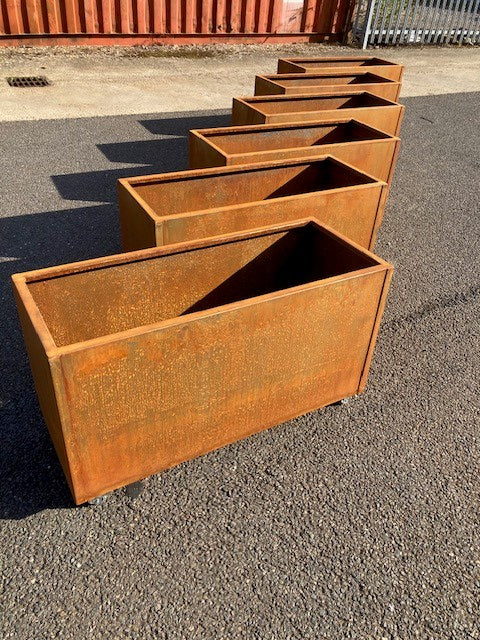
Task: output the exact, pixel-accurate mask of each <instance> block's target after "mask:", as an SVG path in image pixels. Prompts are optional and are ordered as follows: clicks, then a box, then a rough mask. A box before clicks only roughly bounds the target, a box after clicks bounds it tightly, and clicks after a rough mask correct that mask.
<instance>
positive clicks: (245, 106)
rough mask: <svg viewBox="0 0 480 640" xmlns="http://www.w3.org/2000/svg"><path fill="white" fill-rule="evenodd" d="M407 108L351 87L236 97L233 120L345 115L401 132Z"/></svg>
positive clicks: (269, 120) (327, 119) (253, 121)
mask: <svg viewBox="0 0 480 640" xmlns="http://www.w3.org/2000/svg"><path fill="white" fill-rule="evenodd" d="M403 112H404V107H403V105H401V104H398V103H397V102H393V101H392V100H386V99H385V98H380V97H379V96H374V95H372V94H371V93H368V92H354V91H349V92H345V93H338V94H337V93H335V94H328V95H318V96H315V95H305V96H302V95H300V96H298V95H295V96H251V97H243V98H234V99H233V107H232V124H233V125H248V124H273V123H281V122H290V123H293V122H312V121H318V122H332V121H334V120H338V118H339V117H341V118H354V119H355V120H358V121H359V122H362V123H364V124H367V125H370V126H372V127H375V128H376V129H380V130H381V131H385V132H386V133H389V134H391V135H394V136H397V135H399V132H400V126H401V123H402V118H403Z"/></svg>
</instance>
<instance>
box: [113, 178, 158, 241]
mask: <svg viewBox="0 0 480 640" xmlns="http://www.w3.org/2000/svg"><path fill="white" fill-rule="evenodd" d="M117 188H118V207H119V211H120V224H121V228H122V248H123V251H136V250H137V249H149V248H150V247H155V246H156V244H157V237H158V236H160V241H161V227H159V228H158V230H157V228H156V225H155V221H154V220H153V219H152V218H151V216H149V215H148V213H147V212H146V211H145V209H144V208H143V207H142V206H141V205H140V204H139V202H138V201H137V200H136V199H135V198H134V197H133V196H132V194H131V193H130V192H129V191H128V190H127V188H126V187H125V186H124V185H123V184H122V183H121V182H118V183H117Z"/></svg>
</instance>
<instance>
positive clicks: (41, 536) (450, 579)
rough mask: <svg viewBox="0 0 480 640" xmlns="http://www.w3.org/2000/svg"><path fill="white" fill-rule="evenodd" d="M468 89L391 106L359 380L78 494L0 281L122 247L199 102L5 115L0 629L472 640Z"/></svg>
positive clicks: (473, 428) (474, 547) (473, 369)
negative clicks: (109, 111)
mask: <svg viewBox="0 0 480 640" xmlns="http://www.w3.org/2000/svg"><path fill="white" fill-rule="evenodd" d="M479 96H480V94H478V93H477V94H475V93H471V94H460V93H458V94H455V95H443V96H426V97H417V98H408V99H406V100H405V104H406V105H407V113H406V117H405V121H404V126H403V130H402V138H403V148H402V152H401V156H400V160H399V165H398V168H397V172H396V176H395V179H394V186H393V189H392V192H391V197H390V201H389V204H388V207H387V211H386V215H385V221H384V225H383V227H382V230H381V233H380V237H379V241H378V244H377V252H378V254H379V255H381V256H382V257H384V258H386V259H388V260H391V261H392V262H393V263H394V264H395V266H396V273H395V275H394V281H393V285H392V289H391V294H390V297H389V301H388V304H387V309H386V312H385V316H384V322H383V325H382V328H381V333H380V338H379V342H378V345H377V350H376V353H375V357H374V361H373V366H372V371H371V376H370V380H369V385H368V388H367V392H366V393H365V394H364V395H363V396H362V397H359V398H357V399H355V400H353V401H351V402H350V403H349V404H347V405H345V406H341V407H329V408H326V409H323V410H321V411H318V412H314V413H311V414H309V415H307V416H304V417H301V418H298V419H296V420H293V421H291V422H289V423H287V424H284V425H281V426H279V427H277V428H275V429H272V430H270V431H268V432H264V433H262V434H259V435H256V436H253V437H251V438H248V439H247V440H244V441H242V442H240V443H237V444H235V445H232V446H229V447H226V448H224V449H222V450H220V451H217V452H215V453H211V454H209V455H206V456H204V457H202V458H200V459H197V460H193V461H191V462H189V463H186V464H183V465H181V466H179V467H177V468H175V469H172V470H170V471H168V472H165V473H164V474H163V475H161V476H160V475H159V476H156V477H152V478H150V479H149V480H148V481H147V484H146V489H145V491H144V492H143V494H142V495H141V496H140V497H139V498H138V499H137V500H136V501H134V500H132V499H130V498H128V497H127V496H126V495H125V494H124V492H123V491H118V492H115V493H114V494H112V495H111V496H110V497H109V499H108V500H107V502H106V503H104V504H103V505H101V506H99V507H95V508H93V507H83V508H73V507H72V505H71V501H70V498H69V494H68V491H67V488H66V485H65V482H64V480H63V476H62V473H61V470H60V467H59V465H58V463H57V461H56V458H55V455H54V453H53V449H52V446H51V444H50V441H49V438H48V436H47V434H46V430H45V427H44V425H43V422H42V418H41V415H40V413H39V410H38V405H37V402H36V398H35V394H34V391H33V387H32V381H31V377H30V373H29V369H28V364H27V360H26V355H25V351H24V347H23V343H22V338H21V334H20V330H19V326H18V321H17V317H16V312H15V308H14V303H13V299H12V295H11V289H10V284H9V282H8V275H9V274H10V273H12V272H15V271H22V270H26V269H30V268H35V267H40V266H47V265H50V264H56V263H60V262H66V261H71V260H76V259H83V258H87V257H94V256H98V255H102V254H107V253H113V252H116V251H117V250H119V248H120V244H119V225H118V220H117V210H116V205H115V179H116V178H117V177H119V176H122V175H134V174H140V173H150V172H151V171H152V170H162V169H165V170H171V169H176V168H181V167H183V166H185V162H186V138H185V134H186V132H187V130H188V129H189V128H191V127H193V126H197V127H198V126H211V125H215V124H225V123H226V122H227V118H226V117H225V116H222V115H221V114H218V113H217V114H215V113H210V112H201V113H191V114H181V117H175V114H166V115H164V116H162V115H161V114H155V115H144V116H125V117H112V118H92V119H82V120H75V119H70V120H63V121H39V122H18V123H4V124H2V125H0V145H1V148H2V151H3V153H2V154H1V155H0V167H1V171H2V178H3V198H2V207H1V216H2V217H1V218H0V254H1V256H2V258H1V262H0V269H1V278H0V286H1V288H0V296H1V303H2V311H3V313H2V328H3V329H2V341H3V344H2V349H1V351H0V358H1V363H0V364H1V372H2V376H1V378H0V402H1V405H0V407H1V408H0V422H1V430H2V435H1V438H2V446H1V448H0V478H1V499H2V501H3V504H2V514H1V515H2V518H3V519H2V520H1V521H0V549H1V550H2V551H1V557H2V579H3V584H2V589H3V590H2V592H1V593H2V596H1V598H2V599H1V607H2V615H0V638H2V640H3V639H7V638H14V639H15V640H46V639H50V638H61V639H62V640H68V639H84V638H95V639H97V638H98V639H109V640H110V639H114V638H121V639H123V638H135V639H140V638H162V639H163V638H164V639H167V638H168V639H169V640H172V639H183V638H188V639H189V640H192V639H195V638H199V639H202V640H210V639H211V640H221V639H232V640H236V639H238V640H250V639H252V640H256V639H257V638H258V639H261V640H270V639H272V640H283V639H297V638H298V639H301V640H305V639H311V640H321V639H323V638H325V639H328V640H337V639H338V640H344V639H346V638H347V639H350V638H351V639H355V640H367V639H369V640H372V639H373V640H377V639H378V640H384V639H388V640H394V639H401V640H411V639H412V638H420V639H422V640H423V639H428V640H430V639H445V640H447V639H448V640H464V639H470V638H480V626H479V616H478V610H479V604H480V571H479V562H480V556H479V552H480V535H479V530H480V516H479V507H480V504H479V494H480V480H479V473H478V470H479V465H480V446H479V435H478V425H479V422H480V365H479V363H480V320H479V318H480V261H479V255H480V220H479V210H480V193H479V190H478V174H479V164H480V163H479V160H478V145H479V144H480V140H479V128H478V119H476V118H475V117H474V116H473V114H476V113H477V112H478V101H479Z"/></svg>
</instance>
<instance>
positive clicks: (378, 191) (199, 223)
mask: <svg viewBox="0 0 480 640" xmlns="http://www.w3.org/2000/svg"><path fill="white" fill-rule="evenodd" d="M386 196H387V187H386V186H384V187H382V186H381V185H374V186H367V187H366V186H362V187H361V188H358V189H355V188H352V189H349V190H345V191H343V190H339V191H337V192H330V193H318V194H315V195H313V194H312V195H308V196H306V197H302V198H291V199H288V200H287V199H285V200H283V201H280V202H279V201H275V200H272V201H270V202H269V201H265V202H258V203H252V204H250V205H248V206H238V207H230V208H225V209H221V210H217V211H210V212H207V213H199V214H193V213H192V214H190V215H188V216H179V217H178V218H174V219H170V220H165V221H163V222H158V223H157V225H158V227H159V228H161V231H160V232H159V233H158V234H157V237H162V238H163V243H164V244H165V245H168V244H174V243H177V242H185V241H189V240H196V239H198V238H209V237H213V236H217V235H223V234H225V233H234V232H236V231H246V230H248V229H258V228H261V227H266V226H270V225H275V224H282V223H287V222H294V221H295V220H302V219H303V218H305V217H307V216H308V215H310V217H311V218H314V219H315V220H317V221H318V222H321V223H324V224H326V225H328V226H330V227H333V228H334V229H335V230H337V231H338V232H339V233H341V234H343V235H346V236H347V237H348V238H350V239H351V240H353V241H354V242H356V243H358V244H359V245H360V246H362V247H365V248H367V249H371V248H373V246H374V244H375V240H376V237H377V232H378V228H379V227H380V225H381V222H382V217H383V211H384V208H385V200H386Z"/></svg>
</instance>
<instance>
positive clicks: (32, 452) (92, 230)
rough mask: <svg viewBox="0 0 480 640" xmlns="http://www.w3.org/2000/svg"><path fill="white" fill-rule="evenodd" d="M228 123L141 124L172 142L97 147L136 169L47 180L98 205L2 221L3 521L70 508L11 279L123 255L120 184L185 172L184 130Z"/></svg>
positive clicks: (206, 119) (205, 118) (203, 118)
mask: <svg viewBox="0 0 480 640" xmlns="http://www.w3.org/2000/svg"><path fill="white" fill-rule="evenodd" d="M203 114H204V115H203ZM168 115H169V114H167V116H168ZM227 120H229V116H225V115H223V114H222V115H212V113H211V112H198V113H197V114H195V115H193V116H188V117H184V118H182V117H179V118H173V117H172V118H170V117H167V118H166V119H165V120H163V119H159V118H155V119H149V120H142V121H141V123H142V125H144V126H145V127H146V129H147V130H149V131H150V132H152V133H155V134H162V135H165V136H172V137H165V138H161V137H159V138H155V139H152V140H139V141H133V142H118V143H109V144H98V145H97V147H98V149H100V151H102V153H103V154H104V155H105V157H106V158H107V159H108V160H109V161H110V162H111V163H123V164H137V165H139V166H136V167H127V168H109V169H106V170H104V171H90V172H83V173H72V174H66V175H54V176H52V180H53V182H54V184H55V186H56V187H57V189H58V191H59V193H60V195H61V196H62V197H63V198H64V199H65V200H76V201H85V202H95V203H97V204H96V205H92V206H86V207H78V208H73V209H65V210H60V211H50V212H47V213H36V214H35V213H34V214H28V215H20V216H12V217H3V218H2V217H0V260H2V261H1V262H0V301H1V303H2V323H3V324H2V326H3V331H2V340H3V344H2V349H1V350H0V371H1V372H2V375H1V377H0V423H1V429H2V446H1V447H0V486H1V487H2V490H1V493H0V518H1V519H22V518H25V517H27V516H29V515H31V514H34V513H37V512H39V511H42V510H43V509H58V508H69V507H72V506H73V502H72V499H71V496H70V492H69V489H68V486H67V483H66V481H65V479H64V475H63V472H62V469H61V467H60V464H59V462H58V460H57V457H56V454H55V450H54V448H53V445H52V443H51V440H50V437H49V435H48V432H47V429H46V427H45V424H44V421H43V417H42V415H41V412H40V408H39V405H38V401H37V397H36V394H35V390H34V386H33V379H32V376H31V373H30V367H29V363H28V358H27V354H26V351H25V346H24V343H23V337H22V334H21V329H20V323H19V320H18V316H17V310H16V307H15V302H14V299H13V293H12V287H11V282H10V276H11V274H13V273H18V272H22V271H29V270H33V269H40V268H43V267H48V266H51V265H55V264H64V263H68V262H75V261H77V260H86V259H88V258H94V257H98V256H103V255H108V254H113V253H118V252H120V251H121V244H120V224H119V220H118V210H117V205H116V202H117V193H116V182H117V179H118V178H121V177H128V176H135V175H141V174H150V173H159V172H164V171H174V170H180V169H184V168H185V167H186V166H187V156H188V147H187V144H188V142H187V139H186V137H185V136H186V135H188V131H189V130H190V129H192V128H194V127H198V128H206V127H213V126H222V125H225V124H228V122H227ZM86 122H89V121H86ZM52 144H55V140H53V141H52ZM98 203H106V204H98Z"/></svg>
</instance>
